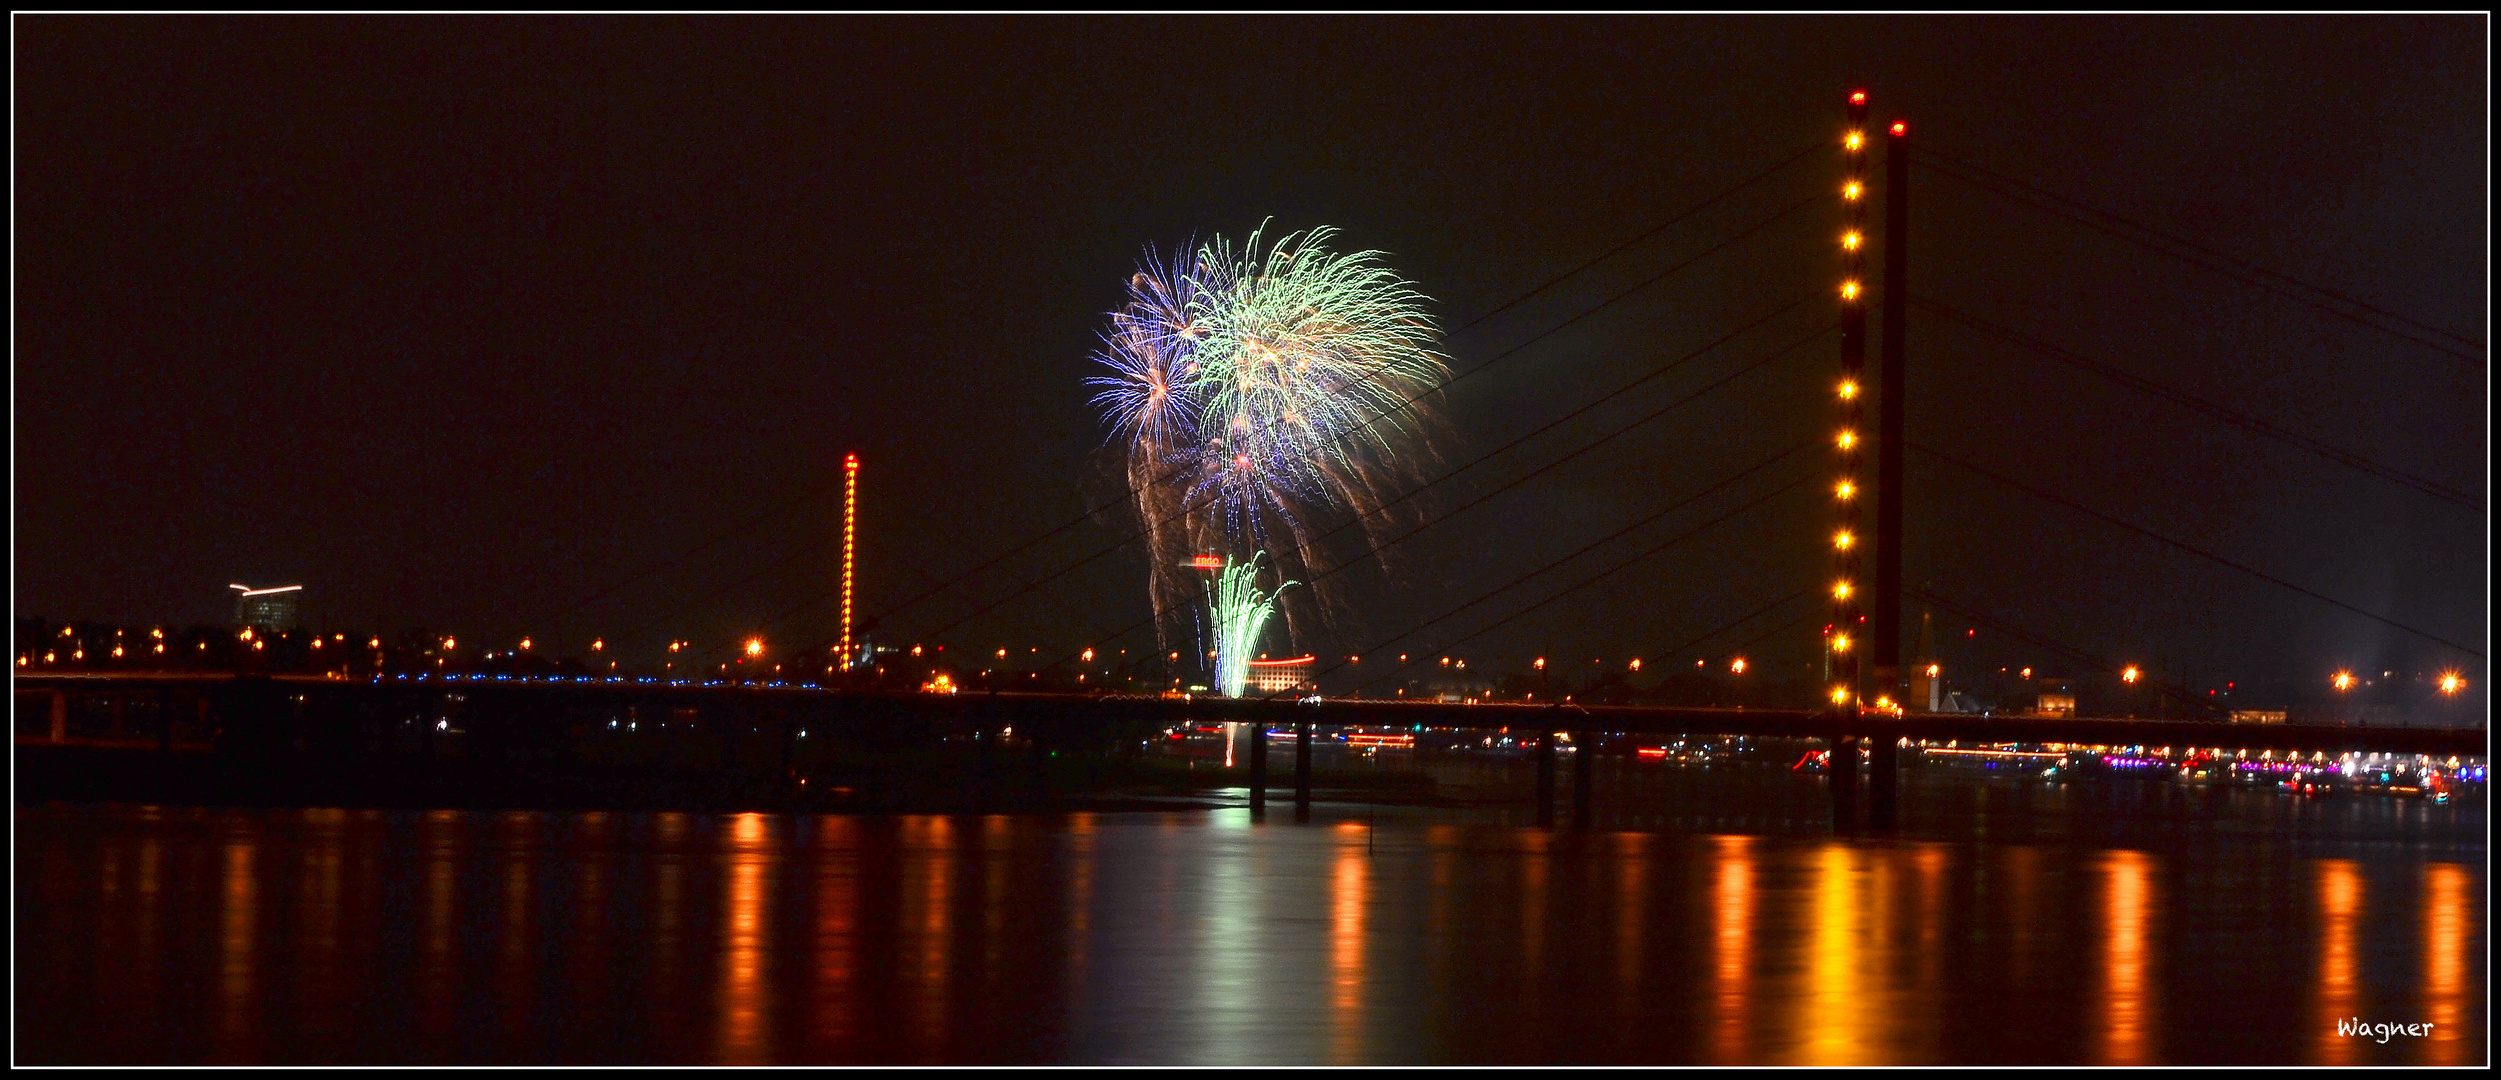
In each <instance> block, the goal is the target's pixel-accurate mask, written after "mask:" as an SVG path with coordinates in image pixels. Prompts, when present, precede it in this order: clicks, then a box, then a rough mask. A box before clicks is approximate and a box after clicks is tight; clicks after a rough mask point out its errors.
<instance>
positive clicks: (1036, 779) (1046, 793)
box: [1025, 716, 1051, 803]
mask: <svg viewBox="0 0 2501 1080" xmlns="http://www.w3.org/2000/svg"><path fill="white" fill-rule="evenodd" d="M1025 723H1026V724H1028V725H1030V726H1028V727H1027V728H1025V746H1026V749H1027V750H1028V752H1029V753H1030V754H1031V755H1032V760H1033V797H1034V801H1035V802H1037V803H1047V802H1049V801H1050V799H1051V773H1050V769H1049V766H1050V762H1051V744H1050V741H1049V740H1047V739H1044V738H1043V737H1042V724H1041V722H1040V720H1039V719H1038V718H1036V717H1033V716H1027V717H1025Z"/></svg>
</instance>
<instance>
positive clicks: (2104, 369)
mask: <svg viewBox="0 0 2501 1080" xmlns="http://www.w3.org/2000/svg"><path fill="white" fill-rule="evenodd" d="M1910 302H1911V304H1912V305H1913V306H1915V307H1918V308H1920V309H1922V310H1925V311H1929V312H1933V313H1935V314H1938V315H1942V316H1944V317H1946V318H1947V319H1950V320H1952V321H1954V322H1958V323H1961V324H1963V325H1965V326H1968V327H1971V328H1972V329H1975V330H1979V331H1982V332H1984V333H1988V334H1991V335H1994V336H1996V337H1999V338H2002V339H2004V340H2007V341H2011V342H2013V343H2015V344H2017V345H2020V346H2023V347H2024V348H2026V349H2030V350H2032V351H2033V352H2036V353H2039V354H2041V355H2043V356H2047V357H2049V358H2051V359H2053V360H2057V361H2059V362H2060V363H2064V364H2067V365H2068V366H2070V367H2075V368H2079V369H2082V370H2084V371H2087V372H2090V373H2092V374H2095V375H2099V376H2101V377H2102V378H2105V379H2108V380H2110V381H2112V382H2115V383H2118V384H2120V385H2122V386H2126V387H2129V388H2132V389H2135V390H2138V391H2142V392H2144V393H2146V394H2150V395H2152V396H2154V397H2158V398H2161V399H2163V400H2165V401H2168V402H2171V403H2172V404H2174V405H2178V406H2180V407H2181V408H2184V409H2187V410H2189V411H2190V412H2195V413H2201V414H2203V415H2205V416H2206V417H2207V418H2208V419H2212V420H2218V421H2221V422H2223V423H2226V424H2230V425H2232V426H2234V427H2238V428H2240V429H2242V430H2244V431H2247V432H2250V433H2251V434H2254V435H2260V436H2264V437H2266V438H2269V439H2274V440H2275V441H2277V442H2280V443H2283V444H2285V445H2287V446H2291V447H2294V448H2296V449H2300V450H2306V451H2309V452H2310V453H2313V454H2317V455H2318V456H2320V457H2323V458H2326V459H2328V460H2330V461H2333V462H2336V463H2337V464H2340V465H2344V466H2346V467H2348V468H2352V469H2355V470H2358V471H2361V472H2365V473H2369V474H2371V475H2373V476H2376V477H2379V478H2380V479H2382V480H2387V481H2390V482H2392V483H2396V484H2400V485H2403V486H2405V487H2409V488H2413V489H2414V490H2416V491H2419V492H2422V493H2423V494H2426V495H2430V496H2432V497H2433V498H2436V499H2441V500H2444V501H2446V502H2450V503H2455V504H2457V505H2459V506H2463V507H2465V508H2467V509H2469V510H2473V511H2475V512H2477V513H2482V512H2483V509H2484V504H2483V503H2482V502H2480V501H2478V500H2477V499H2476V498H2475V497H2474V496H2472V495H2469V494H2467V493H2465V492H2462V491H2459V490H2457V489H2455V488H2451V487H2448V486H2446V485H2443V484H2440V483H2438V482H2436V481H2432V480H2427V479H2424V478H2423V477H2420V476H2416V475H2414V474H2412V473H2409V472H2406V471H2404V470H2402V469H2399V468H2397V467H2395V466H2393V465H2387V464H2383V463H2381V462H2378V461H2374V460H2372V459H2370V458H2367V457H2364V456H2362V455H2360V454H2356V453H2353V452H2352V451H2349V450H2340V449H2337V448H2336V447H2333V446H2330V445H2328V444H2326V443H2323V442H2320V441H2319V440H2317V439H2313V438H2311V437H2309V436H2307V435H2302V434H2300V433H2298V432H2293V431H2287V430H2285V429H2283V428H2280V427H2277V426H2275V425H2273V424H2270V423H2268V422H2266V421H2264V420H2260V419H2258V418H2257V417H2254V416H2250V415H2248V414H2246V413H2241V412H2236V411H2234V410H2232V409H2229V408H2226V407H2224V406H2222V405H2217V404H2215V403H2214V402H2211V401H2207V400H2205V399H2203V398H2200V397H2197V396H2195V395H2193V394H2189V393H2187V392H2185V391H2181V390H2175V389H2173V388H2171V387H2168V386H2165V385H2163V384H2161V383H2158V382H2155V381H2153V380H2151V379H2147V378H2144V377H2142V376H2138V375H2132V374H2129V373H2128V372H2126V371H2122V370H2120V369H2119V368H2118V367H2116V366H2114V365H2112V364H2109V363H2106V362H2103V361H2099V360H2094V359H2092V358H2090V357H2085V356H2080V355H2077V354H2076V353H2074V352H2071V351H2068V350H2066V349H2062V348H2059V347H2058V346H2056V345H2052V344H2049V343H2048V342H2045V341H2042V340H2040V339H2038V338H2033V337H2028V336H2026V335H2024V334H2022V333H2020V332H2018V331H2015V330H2012V329H2009V328H2007V327H2004V326H2000V325H1998V324H1996V323H1993V322H1990V321H1988V320H1986V319H1982V318H1980V317H1979V316H1976V315H1972V314H1970V313H1968V312H1964V311H1961V310H1958V309H1956V308H1953V307H1951V306H1948V305H1946V304H1944V303H1941V302H1939V301H1936V300H1931V299H1929V298H1927V297H1925V296H1920V295H1918V294H1916V293H1914V294H1912V295H1911V297H1910Z"/></svg>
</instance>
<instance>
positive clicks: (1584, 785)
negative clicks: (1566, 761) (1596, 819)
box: [1572, 730, 1598, 829]
mask: <svg viewBox="0 0 2501 1080" xmlns="http://www.w3.org/2000/svg"><path fill="white" fill-rule="evenodd" d="M1597 757H1598V747H1597V741H1596V738H1595V736H1594V735H1593V734H1592V733H1591V732H1589V731H1586V730H1583V731H1575V732H1573V733H1572V827H1573V828H1575V829H1586V828H1588V827H1589V810H1590V800H1592V799H1594V798H1596V797H1597V794H1598V792H1597V788H1596V786H1595V785H1596V783H1597V780H1596V771H1597V768H1598V763H1597V761H1596V758H1597Z"/></svg>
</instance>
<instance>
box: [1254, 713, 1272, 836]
mask: <svg viewBox="0 0 2501 1080" xmlns="http://www.w3.org/2000/svg"><path fill="white" fill-rule="evenodd" d="M1250 728H1251V733H1250V812H1251V816H1252V817H1255V818H1256V817H1265V816H1266V815H1267V813H1268V722H1267V721H1265V720H1261V721H1258V722H1256V723H1253V724H1252V725H1251V726H1250Z"/></svg>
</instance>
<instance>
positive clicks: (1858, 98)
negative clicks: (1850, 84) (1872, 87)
mask: <svg viewBox="0 0 2501 1080" xmlns="http://www.w3.org/2000/svg"><path fill="white" fill-rule="evenodd" d="M1850 104H1852V105H1865V104H1867V91H1865V90H1852V91H1850Z"/></svg>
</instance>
